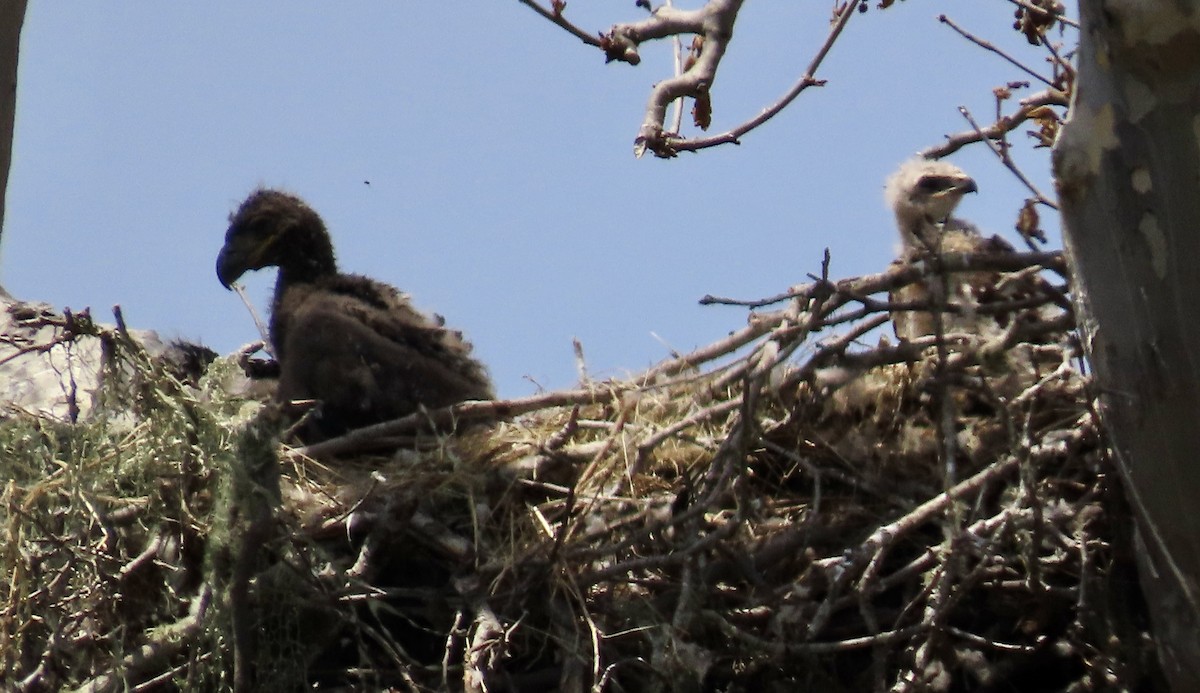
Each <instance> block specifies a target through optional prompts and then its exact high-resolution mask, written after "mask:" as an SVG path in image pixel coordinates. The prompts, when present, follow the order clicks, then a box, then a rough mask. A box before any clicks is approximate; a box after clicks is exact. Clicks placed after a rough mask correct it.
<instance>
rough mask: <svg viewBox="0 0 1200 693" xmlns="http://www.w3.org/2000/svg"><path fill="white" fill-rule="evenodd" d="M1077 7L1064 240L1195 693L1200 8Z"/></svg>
mask: <svg viewBox="0 0 1200 693" xmlns="http://www.w3.org/2000/svg"><path fill="white" fill-rule="evenodd" d="M1079 5H1080V20H1081V22H1082V35H1081V43H1080V51H1079V75H1078V84H1077V86H1076V89H1075V99H1074V103H1073V104H1072V108H1071V115H1070V119H1069V121H1068V122H1067V123H1066V125H1065V126H1064V127H1063V130H1062V133H1061V135H1060V137H1059V140H1058V143H1057V145H1056V147H1055V157H1054V166H1055V174H1056V177H1057V179H1058V185H1059V196H1060V199H1061V200H1062V205H1063V221H1064V226H1065V233H1064V235H1065V245H1066V248H1067V252H1068V257H1069V261H1070V264H1071V270H1072V274H1073V277H1074V282H1075V284H1074V286H1075V292H1076V297H1077V308H1078V317H1079V324H1080V327H1081V329H1082V336H1083V339H1084V348H1085V350H1086V351H1087V353H1088V356H1089V357H1090V360H1091V363H1092V366H1093V368H1094V369H1095V375H1096V378H1097V381H1098V384H1099V392H1098V401H1099V405H1100V412H1101V417H1102V419H1103V420H1104V423H1105V424H1106V428H1107V430H1108V432H1109V434H1110V436H1111V442H1112V445H1113V449H1114V451H1115V453H1116V461H1117V464H1118V466H1119V467H1120V470H1121V473H1122V475H1123V477H1124V482H1125V486H1126V490H1127V493H1128V495H1129V499H1130V502H1131V503H1132V504H1133V506H1134V509H1135V512H1136V514H1137V520H1138V522H1137V532H1138V541H1139V542H1140V544H1141V545H1142V546H1143V547H1144V550H1142V551H1139V557H1138V559H1139V571H1140V573H1141V576H1142V584H1143V591H1144V593H1145V595H1146V599H1147V602H1148V605H1149V607H1150V612H1151V616H1152V618H1153V627H1154V634H1155V640H1156V642H1157V644H1158V648H1159V657H1160V660H1161V661H1162V664H1163V667H1164V670H1165V672H1166V675H1167V677H1168V679H1169V680H1170V682H1171V686H1172V688H1173V689H1174V690H1176V691H1200V587H1198V586H1200V512H1198V511H1197V510H1198V509H1197V506H1198V505H1200V268H1196V267H1192V262H1200V184H1198V181H1200V0H1095V1H1091V2H1080V3H1079Z"/></svg>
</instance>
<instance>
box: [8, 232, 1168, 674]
mask: <svg viewBox="0 0 1200 693" xmlns="http://www.w3.org/2000/svg"><path fill="white" fill-rule="evenodd" d="M1014 258H1016V259H1014ZM943 260H944V264H945V266H946V267H948V268H951V269H952V268H953V267H954V263H955V262H956V261H959V262H962V263H965V264H964V266H970V267H972V268H977V267H979V266H980V263H985V264H986V263H987V262H988V261H989V258H987V257H968V258H965V259H964V258H952V257H951V258H943ZM991 261H992V262H994V264H996V265H997V266H996V267H995V268H994V269H996V270H998V271H999V270H1003V271H1020V270H1022V269H1025V268H1028V267H1037V266H1043V267H1050V268H1052V269H1053V268H1059V269H1061V267H1060V264H1061V259H1060V258H1058V257H1057V256H1056V255H1054V254H1045V253H1031V254H1024V255H1015V256H1006V257H1003V258H998V259H997V258H992V259H991ZM927 271H929V270H928V269H927V268H924V269H922V268H914V267H913V266H897V267H893V268H892V269H890V270H889V271H888V272H886V273H883V274H879V275H871V276H867V277H860V278H855V279H850V280H843V281H841V282H836V283H834V282H830V281H828V280H825V279H819V280H816V281H814V282H813V283H811V284H808V285H805V286H802V287H797V288H796V289H794V290H792V291H790V292H788V293H787V294H785V295H783V296H780V297H777V299H776V300H774V301H773V302H763V305H759V306H756V307H757V308H758V309H759V310H757V311H756V312H755V313H753V314H752V316H751V319H750V321H749V322H748V324H747V326H746V327H745V328H743V329H741V330H739V331H737V332H735V333H733V334H732V335H730V337H729V338H727V339H725V340H722V341H721V342H719V343H717V344H714V345H711V346H709V347H706V348H705V349H701V350H699V351H697V352H695V353H693V354H688V355H685V356H681V357H678V358H675V359H672V360H670V361H667V362H664V363H662V364H660V365H658V366H656V367H654V368H652V369H650V370H648V371H647V372H645V373H643V374H641V375H639V376H638V377H636V378H631V379H629V380H625V381H611V382H590V383H587V384H586V385H585V386H584V387H581V388H579V389H577V390H570V391H563V392H552V393H545V394H542V395H537V396H534V397H529V398H524V399H519V400H506V401H500V402H468V403H463V404H460V405H456V406H455V407H451V408H449V409H446V410H441V411H437V412H422V413H420V414H416V415H413V416H411V417H408V418H406V419H402V420H398V421H393V422H387V423H384V424H380V425H378V426H374V427H370V428H368V429H362V430H359V431H355V432H352V433H350V434H348V435H347V436H345V437H343V438H341V439H337V440H333V441H327V442H325V443H320V444H317V445H312V446H309V447H306V448H296V449H292V448H286V447H279V446H277V444H276V443H275V440H274V437H273V436H275V435H276V434H277V432H278V431H279V430H280V429H281V428H282V422H281V421H280V420H279V418H278V415H277V413H276V412H274V408H273V407H267V408H265V409H263V410H262V411H260V412H259V413H258V414H257V415H254V416H249V415H248V412H247V409H246V405H245V403H244V402H240V401H238V400H237V399H236V398H233V397H230V396H229V395H228V392H227V391H226V389H225V387H224V386H223V385H222V383H225V382H227V381H228V379H229V373H228V371H227V369H228V368H229V366H228V364H218V365H217V367H216V368H215V370H213V371H211V372H210V374H209V376H208V378H207V381H206V384H205V385H204V386H203V387H202V388H201V389H200V390H199V391H195V390H191V389H188V388H185V387H182V386H180V385H179V384H178V383H175V382H174V381H172V380H170V379H169V378H167V377H166V376H164V375H163V374H162V373H161V372H159V371H156V370H154V368H153V362H152V361H148V360H145V359H140V358H139V357H138V353H139V352H138V351H137V350H136V345H129V344H127V345H126V349H125V351H123V352H122V353H123V354H124V355H125V356H124V358H125V359H126V360H127V362H128V363H131V364H133V367H132V377H131V382H132V387H131V388H129V390H128V391H127V392H126V395H129V396H132V397H133V399H134V400H135V401H136V402H137V403H138V404H137V407H135V408H134V409H135V411H136V416H135V417H134V421H133V423H132V424H129V425H123V426H122V427H116V426H112V425H108V424H105V423H104V421H105V420H104V419H103V417H100V418H99V419H98V423H95V424H91V423H89V424H82V425H78V426H65V425H57V424H51V423H49V422H46V421H44V420H39V419H33V418H29V417H16V418H11V419H9V420H7V421H6V422H5V423H4V425H3V431H2V436H0V445H3V455H4V459H5V460H6V462H5V464H6V466H7V467H9V470H8V471H9V477H10V479H11V481H10V482H9V484H8V486H7V488H6V490H5V492H4V508H5V516H4V517H5V528H6V530H5V531H6V535H5V546H6V550H5V554H4V556H5V558H4V568H5V571H6V573H7V574H8V576H9V578H10V579H9V585H10V586H9V588H8V592H7V594H6V595H5V599H4V602H3V603H4V611H3V615H2V619H3V620H2V622H0V636H2V637H3V638H4V640H3V647H2V648H0V650H2V651H3V653H4V655H5V661H4V670H3V681H4V686H5V687H6V688H13V689H20V690H51V689H58V688H72V687H75V688H79V689H85V690H118V689H120V688H122V687H129V688H131V689H134V690H157V689H162V690H170V689H173V688H178V689H183V690H214V689H222V688H230V689H242V690H258V689H265V688H268V687H269V688H271V689H274V690H288V689H296V690H298V689H300V688H315V689H319V690H326V689H334V688H338V687H351V688H353V689H356V690H412V691H418V690H420V691H427V690H468V691H504V690H508V691H537V690H546V691H549V690H575V691H582V690H594V691H701V690H722V691H736V690H745V691H749V690H823V691H861V690H890V691H909V690H914V691H915V690H936V691H958V690H963V691H965V690H1014V689H1019V690H1063V689H1078V690H1094V689H1110V688H1122V687H1126V688H1134V687H1137V686H1138V685H1139V684H1141V683H1142V682H1144V681H1145V680H1146V677H1147V676H1149V674H1148V673H1147V672H1149V671H1150V669H1151V667H1150V665H1149V664H1148V662H1149V659H1150V658H1149V654H1148V648H1147V645H1146V642H1147V639H1146V636H1145V623H1144V622H1143V615H1142V614H1143V612H1142V609H1141V607H1140V601H1139V597H1138V592H1137V588H1136V582H1135V578H1134V575H1133V573H1132V571H1131V568H1130V567H1129V561H1128V558H1129V557H1128V551H1129V536H1128V532H1129V529H1130V524H1131V523H1130V518H1129V514H1128V512H1127V511H1126V509H1125V506H1124V504H1123V502H1122V499H1121V496H1120V493H1119V489H1117V488H1116V487H1115V480H1114V477H1113V476H1112V475H1111V474H1110V473H1109V465H1108V462H1107V458H1106V454H1105V446H1104V443H1103V438H1102V435H1101V433H1100V431H1099V430H1098V426H1097V423H1096V421H1095V419H1094V417H1093V413H1092V411H1091V408H1090V405H1089V402H1090V397H1089V395H1088V386H1089V385H1088V378H1087V376H1086V375H1084V374H1083V373H1082V372H1081V371H1080V370H1079V368H1078V366H1077V353H1076V346H1075V345H1074V343H1073V340H1072V338H1071V332H1070V330H1071V320H1070V316H1069V314H1068V313H1065V312H1063V311H1061V310H1059V309H1057V308H1054V307H1053V306H1054V305H1055V300H1056V299H1059V298H1061V295H1053V294H1052V289H1053V287H1050V285H1049V284H1048V283H1047V284H1046V287H1047V293H1046V295H1044V296H1041V297H1040V299H1039V300H1036V301H1030V300H1028V299H1025V302H1024V303H1023V304H1022V310H1023V311H1025V312H1024V318H1022V320H1021V322H1020V325H1019V329H1018V327H1015V326H1014V327H1012V328H1011V329H1008V330H1007V331H1002V332H1000V331H998V332H997V333H996V334H993V335H990V336H989V337H988V338H981V337H980V336H979V335H944V336H943V337H944V338H943V339H940V340H939V339H938V338H937V337H935V336H930V337H929V338H926V339H924V340H921V341H919V342H915V343H902V344H899V345H888V344H879V345H877V346H864V345H863V341H864V338H866V339H871V340H874V339H875V338H874V337H873V336H872V335H874V334H875V333H874V332H872V330H874V329H875V328H877V327H879V326H880V325H881V324H882V323H884V322H886V309H887V306H886V302H884V301H882V300H878V299H873V298H871V297H872V296H878V295H879V294H880V293H881V292H886V291H888V290H889V289H891V288H894V287H896V286H900V285H903V284H905V283H911V282H912V281H917V280H920V279H921V278H922V277H923V276H924V275H923V274H922V273H923V272H927ZM1016 324H1017V323H1015V322H1014V323H1013V325H1016ZM818 333H819V334H820V336H823V339H821V340H819V341H818V339H817V337H818ZM223 369H226V370H223ZM147 393H150V394H147ZM128 401H129V400H128V399H127V400H124V402H126V404H122V405H121V407H120V408H119V409H118V410H119V411H120V412H121V413H122V415H124V414H125V413H126V412H127V411H128V409H127V408H126V407H127V406H128ZM118 428H119V430H118ZM451 429H454V430H457V433H455V434H447V433H445V432H444V431H447V430H451ZM437 431H443V432H442V433H437ZM118 518H119V520H118Z"/></svg>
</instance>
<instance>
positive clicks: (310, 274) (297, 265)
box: [279, 225, 337, 287]
mask: <svg viewBox="0 0 1200 693" xmlns="http://www.w3.org/2000/svg"><path fill="white" fill-rule="evenodd" d="M301 235H302V236H305V238H297V237H296V236H301ZM281 250H282V251H283V252H282V257H280V259H279V286H280V287H283V286H285V285H287V284H299V283H312V282H315V281H317V280H319V279H321V278H323V277H329V276H333V275H335V274H337V260H336V259H335V258H334V256H333V244H332V243H330V242H329V234H328V233H327V232H326V231H325V227H324V226H323V225H317V226H313V227H311V228H300V229H296V230H294V231H292V237H291V238H288V239H287V242H286V243H285V244H284V245H283V247H282V248H281Z"/></svg>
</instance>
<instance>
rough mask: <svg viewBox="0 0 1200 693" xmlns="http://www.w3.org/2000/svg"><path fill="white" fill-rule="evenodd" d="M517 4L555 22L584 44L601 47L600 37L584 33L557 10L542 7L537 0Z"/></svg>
mask: <svg viewBox="0 0 1200 693" xmlns="http://www.w3.org/2000/svg"><path fill="white" fill-rule="evenodd" d="M517 2H519V3H521V4H522V5H525V6H526V7H528V8H529V9H531V10H533V11H534V12H537V13H538V14H540V15H542V16H543V17H545V18H546V19H549V20H550V21H552V22H554V23H555V24H557V25H558V26H560V27H562V28H563V29H566V30H567V31H568V32H570V33H571V34H572V35H573V36H575V38H577V39H579V40H580V41H583V42H584V43H586V44H588V45H589V46H595V47H597V48H599V47H600V38H599V37H597V36H593V35H591V34H589V33H588V32H586V31H584V30H583V29H580V28H579V27H577V26H575V25H574V24H572V23H571V22H569V21H567V19H566V17H563V16H562V12H561V11H556V9H554V8H551V9H546V8H544V7H542V6H541V5H539V4H538V3H537V0H517Z"/></svg>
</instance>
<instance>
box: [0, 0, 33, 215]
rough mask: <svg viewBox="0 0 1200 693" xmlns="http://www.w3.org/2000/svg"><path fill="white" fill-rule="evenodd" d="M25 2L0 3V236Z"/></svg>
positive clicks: (10, 161)
mask: <svg viewBox="0 0 1200 693" xmlns="http://www.w3.org/2000/svg"><path fill="white" fill-rule="evenodd" d="M26 4H27V0H0V234H3V232H4V200H5V193H6V192H7V191H8V170H9V169H10V168H11V167H12V150H13V148H12V144H13V125H14V123H15V122H16V114H17V59H18V56H19V55H20V51H21V27H22V26H23V25H24V24H25V6H26Z"/></svg>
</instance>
